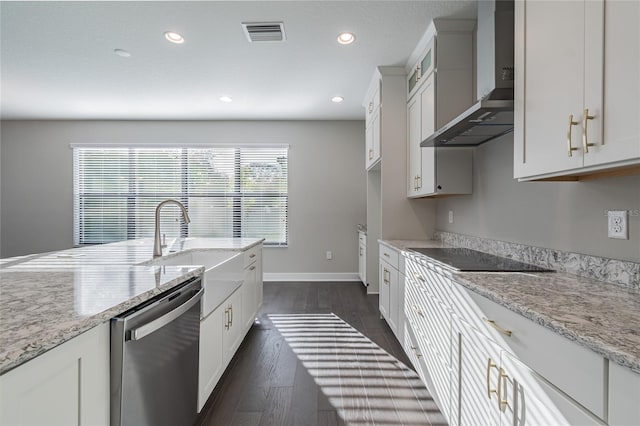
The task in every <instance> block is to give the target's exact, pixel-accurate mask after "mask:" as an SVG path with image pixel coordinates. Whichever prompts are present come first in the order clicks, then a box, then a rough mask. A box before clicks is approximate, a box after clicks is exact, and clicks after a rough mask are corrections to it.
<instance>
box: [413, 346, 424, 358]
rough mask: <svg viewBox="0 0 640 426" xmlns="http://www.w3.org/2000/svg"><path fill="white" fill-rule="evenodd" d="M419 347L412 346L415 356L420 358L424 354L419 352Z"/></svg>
mask: <svg viewBox="0 0 640 426" xmlns="http://www.w3.org/2000/svg"><path fill="white" fill-rule="evenodd" d="M417 349H418V348H416V347H415V346H411V350H412V351H413V353H414V354H415V356H416V357H417V358H420V357H421V356H422V355H421V354H420V353H418V350H417Z"/></svg>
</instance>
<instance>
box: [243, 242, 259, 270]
mask: <svg viewBox="0 0 640 426" xmlns="http://www.w3.org/2000/svg"><path fill="white" fill-rule="evenodd" d="M259 252H260V246H255V247H253V248H250V249H249V250H247V251H246V252H244V267H245V268H246V267H247V266H249V265H251V264H252V263H253V262H255V261H256V260H257V259H258V255H259V254H260V253H259Z"/></svg>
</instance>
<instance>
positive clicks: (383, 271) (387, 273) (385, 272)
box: [382, 268, 391, 285]
mask: <svg viewBox="0 0 640 426" xmlns="http://www.w3.org/2000/svg"><path fill="white" fill-rule="evenodd" d="M387 275H388V276H389V278H387ZM390 278H391V272H389V270H388V269H387V268H382V282H384V283H385V284H387V285H389V283H390V281H391V279H390Z"/></svg>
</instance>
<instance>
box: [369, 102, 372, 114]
mask: <svg viewBox="0 0 640 426" xmlns="http://www.w3.org/2000/svg"><path fill="white" fill-rule="evenodd" d="M371 112H373V101H371V102H369V113H371Z"/></svg>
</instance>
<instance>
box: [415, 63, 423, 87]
mask: <svg viewBox="0 0 640 426" xmlns="http://www.w3.org/2000/svg"><path fill="white" fill-rule="evenodd" d="M416 74H417V76H416V83H417V82H418V81H420V78H422V70H421V69H420V65H418V66H417V67H416Z"/></svg>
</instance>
